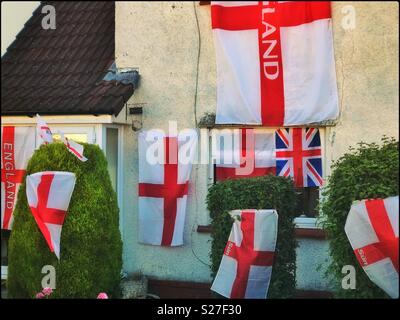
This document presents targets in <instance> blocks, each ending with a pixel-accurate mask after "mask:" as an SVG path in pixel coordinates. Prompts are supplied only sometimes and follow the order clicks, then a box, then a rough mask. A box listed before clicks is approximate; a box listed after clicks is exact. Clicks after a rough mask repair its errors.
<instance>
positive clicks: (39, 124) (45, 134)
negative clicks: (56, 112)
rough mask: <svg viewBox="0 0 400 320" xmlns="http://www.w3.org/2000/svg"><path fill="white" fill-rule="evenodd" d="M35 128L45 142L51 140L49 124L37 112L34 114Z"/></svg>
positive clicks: (50, 141)
mask: <svg viewBox="0 0 400 320" xmlns="http://www.w3.org/2000/svg"><path fill="white" fill-rule="evenodd" d="M36 130H37V132H38V133H39V136H40V138H42V140H43V142H44V143H45V144H48V143H52V142H53V134H52V133H51V130H50V128H49V126H48V125H47V123H46V122H45V121H44V120H43V119H42V118H41V117H40V116H39V115H38V114H37V115H36Z"/></svg>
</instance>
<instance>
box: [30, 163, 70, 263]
mask: <svg viewBox="0 0 400 320" xmlns="http://www.w3.org/2000/svg"><path fill="white" fill-rule="evenodd" d="M74 187H75V174H74V173H72V172H59V171H45V172H38V173H34V174H31V175H29V176H27V177H26V196H27V198H28V204H29V207H30V209H31V212H32V214H33V217H34V218H35V221H36V223H37V225H38V227H39V229H40V231H41V232H42V234H43V236H44V238H45V240H46V242H47V244H48V246H49V248H50V251H51V252H54V253H55V255H56V256H57V258H58V259H60V239H61V229H62V226H63V224H64V219H65V216H66V214H67V210H68V206H69V202H70V200H71V196H72V192H73V191H74Z"/></svg>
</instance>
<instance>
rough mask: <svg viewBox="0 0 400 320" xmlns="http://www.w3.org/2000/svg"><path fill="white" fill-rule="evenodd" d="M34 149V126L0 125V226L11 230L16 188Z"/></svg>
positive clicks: (21, 179) (22, 177)
mask: <svg viewBox="0 0 400 320" xmlns="http://www.w3.org/2000/svg"><path fill="white" fill-rule="evenodd" d="M34 151H35V128H34V127H14V126H6V127H1V228H2V229H8V230H11V228H12V222H13V211H14V207H15V203H16V201H17V195H18V189H19V186H20V185H21V183H22V182H23V179H24V176H25V169H26V166H27V164H28V160H29V159H30V157H31V156H32V154H33V152H34Z"/></svg>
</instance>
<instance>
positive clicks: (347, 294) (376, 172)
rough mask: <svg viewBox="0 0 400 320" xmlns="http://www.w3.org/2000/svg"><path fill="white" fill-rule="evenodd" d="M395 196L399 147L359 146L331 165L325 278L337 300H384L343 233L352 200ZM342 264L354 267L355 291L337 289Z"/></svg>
mask: <svg viewBox="0 0 400 320" xmlns="http://www.w3.org/2000/svg"><path fill="white" fill-rule="evenodd" d="M398 194H399V144H398V142H396V141H395V140H394V139H388V138H383V139H382V143H381V145H377V144H374V143H372V144H366V143H359V145H358V148H357V149H354V148H350V152H348V153H346V154H345V155H344V156H342V157H341V158H340V159H338V160H337V161H336V162H335V163H334V164H333V166H332V175H331V177H330V178H329V183H328V185H327V187H326V188H325V190H324V192H323V199H324V201H323V202H322V204H321V209H322V212H323V217H324V221H323V226H324V228H325V230H326V231H327V234H328V236H329V238H330V239H331V241H330V255H331V257H332V263H331V265H330V266H329V268H328V270H327V277H328V278H331V277H332V276H333V277H334V280H333V283H332V284H333V285H334V286H335V287H336V292H335V296H336V297H338V298H384V297H387V295H386V294H385V293H384V292H383V291H382V290H381V289H379V288H378V287H377V286H375V285H374V284H373V283H372V282H371V281H370V280H369V278H368V277H367V275H366V274H365V272H364V271H363V269H362V268H361V266H360V265H359V263H358V261H357V259H356V257H355V254H354V252H353V250H352V248H351V246H350V243H349V241H348V239H347V236H346V234H345V231H344V225H345V222H346V218H347V215H348V213H349V210H350V207H351V204H352V203H353V201H355V200H362V199H367V198H386V197H389V196H394V195H398ZM344 265H353V266H355V268H356V289H355V290H344V289H342V288H341V281H342V279H343V276H344V275H343V274H342V273H341V270H342V267H343V266H344Z"/></svg>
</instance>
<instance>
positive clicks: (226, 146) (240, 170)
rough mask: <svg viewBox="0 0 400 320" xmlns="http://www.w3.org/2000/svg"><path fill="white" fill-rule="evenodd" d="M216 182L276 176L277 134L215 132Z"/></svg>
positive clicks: (242, 130) (246, 131)
mask: <svg viewBox="0 0 400 320" xmlns="http://www.w3.org/2000/svg"><path fill="white" fill-rule="evenodd" d="M213 139H214V144H215V147H214V148H213V152H214V155H213V158H214V159H215V161H216V166H215V170H216V172H215V174H216V180H218V181H222V180H225V179H228V178H231V179H235V178H249V177H259V176H265V175H267V174H275V154H274V149H275V141H274V133H273V132H266V131H263V130H254V129H239V130H218V131H214V132H213Z"/></svg>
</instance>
